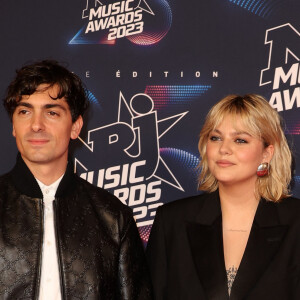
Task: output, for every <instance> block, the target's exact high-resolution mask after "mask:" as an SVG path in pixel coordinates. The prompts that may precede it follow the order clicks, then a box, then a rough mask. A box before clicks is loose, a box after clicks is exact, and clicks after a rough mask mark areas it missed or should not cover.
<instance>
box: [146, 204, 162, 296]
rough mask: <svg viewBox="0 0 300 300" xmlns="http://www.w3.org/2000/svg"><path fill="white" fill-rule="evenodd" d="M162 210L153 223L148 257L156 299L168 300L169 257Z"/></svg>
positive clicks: (159, 210) (158, 211)
mask: <svg viewBox="0 0 300 300" xmlns="http://www.w3.org/2000/svg"><path fill="white" fill-rule="evenodd" d="M166 252H167V251H166V242H165V234H164V225H163V217H162V210H161V208H158V210H157V212H156V216H155V221H154V223H153V226H152V229H151V233H150V237H149V241H148V245H147V250H146V257H147V261H148V266H149V270H150V276H151V280H152V286H153V292H154V299H156V300H163V299H166V284H167V255H166Z"/></svg>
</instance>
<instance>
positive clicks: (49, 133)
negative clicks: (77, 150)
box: [12, 84, 82, 167]
mask: <svg viewBox="0 0 300 300" xmlns="http://www.w3.org/2000/svg"><path fill="white" fill-rule="evenodd" d="M57 93H58V86H56V85H54V86H53V87H49V88H47V85H45V84H43V85H40V86H39V87H38V89H37V91H36V92H35V93H34V94H32V95H30V96H23V97H22V99H21V100H20V102H19V103H18V106H17V108H16V110H15V112H14V114H13V118H12V123H13V136H14V137H15V138H16V143H17V147H18V149H19V151H20V153H21V155H22V158H23V159H24V161H25V163H26V164H27V165H28V164H31V165H32V164H41V165H49V166H54V167H55V166H59V164H65V163H66V162H67V157H68V147H69V141H70V139H76V138H77V137H78V135H79V133H80V130H81V127H82V118H81V116H80V117H79V118H78V119H77V120H76V121H75V122H74V123H72V117H71V112H70V109H69V105H68V103H67V102H66V100H65V99H64V98H62V99H57V100H53V99H52V98H51V97H50V96H52V97H56V96H57Z"/></svg>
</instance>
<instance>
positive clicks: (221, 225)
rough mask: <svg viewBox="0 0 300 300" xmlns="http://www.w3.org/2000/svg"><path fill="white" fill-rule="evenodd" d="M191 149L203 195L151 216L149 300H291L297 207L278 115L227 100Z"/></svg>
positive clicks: (297, 281) (261, 102)
mask: <svg viewBox="0 0 300 300" xmlns="http://www.w3.org/2000/svg"><path fill="white" fill-rule="evenodd" d="M198 147H199V152H200V156H201V158H202V160H201V163H200V170H201V172H200V176H199V189H200V190H203V191H205V192H206V193H204V194H202V195H198V196H195V197H191V198H187V199H183V200H179V201H174V202H172V203H169V204H166V205H164V206H162V207H161V208H159V209H158V211H157V214H156V218H155V222H154V224H153V227H152V231H151V234H150V239H149V243H148V247H147V257H148V261H149V267H150V271H151V276H152V281H153V287H154V292H155V299H172V300H174V299H185V300H187V299H193V300H194V299H198V300H202V299H209V300H210V299H235V300H239V299H249V300H250V299H251V300H252V299H253V300H260V299H262V300H266V299H272V300H274V299H278V300H279V299H280V300H284V299H300V201H299V200H298V199H296V198H292V197H290V195H289V192H288V185H289V182H290V180H291V153H290V150H289V147H288V145H287V141H286V138H285V136H284V133H283V130H282V128H281V125H280V117H279V115H278V113H277V112H276V111H275V110H273V109H272V108H271V107H270V105H269V104H268V102H267V101H266V100H265V99H264V98H263V97H261V96H258V95H246V96H243V97H241V96H237V95H230V96H227V97H225V98H224V99H222V100H221V101H220V102H218V103H217V104H216V105H215V106H214V107H213V108H212V109H211V110H210V112H209V113H208V115H207V118H206V121H205V124H204V126H203V128H202V130H201V132H200V140H199V145H198Z"/></svg>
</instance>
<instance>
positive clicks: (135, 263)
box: [118, 216, 152, 300]
mask: <svg viewBox="0 0 300 300" xmlns="http://www.w3.org/2000/svg"><path fill="white" fill-rule="evenodd" d="M118 277H119V285H120V299H122V300H125V299H126V300H148V299H149V300H150V299H152V287H151V281H150V276H149V272H148V267H147V264H146V258H145V252H144V248H143V244H142V241H141V239H140V236H139V232H138V230H137V227H136V224H135V221H134V219H133V217H132V216H130V217H129V218H128V221H127V225H126V226H125V229H124V234H123V237H122V239H121V245H120V253H119V270H118Z"/></svg>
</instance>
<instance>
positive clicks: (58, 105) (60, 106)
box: [44, 103, 67, 111]
mask: <svg viewBox="0 0 300 300" xmlns="http://www.w3.org/2000/svg"><path fill="white" fill-rule="evenodd" d="M55 107H57V108H61V109H62V110H64V111H67V109H66V108H65V107H64V106H62V105H60V104H57V103H55V104H46V105H44V108H46V109H49V108H55Z"/></svg>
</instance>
